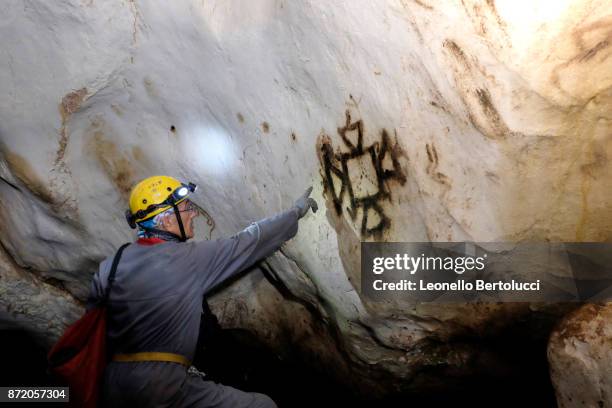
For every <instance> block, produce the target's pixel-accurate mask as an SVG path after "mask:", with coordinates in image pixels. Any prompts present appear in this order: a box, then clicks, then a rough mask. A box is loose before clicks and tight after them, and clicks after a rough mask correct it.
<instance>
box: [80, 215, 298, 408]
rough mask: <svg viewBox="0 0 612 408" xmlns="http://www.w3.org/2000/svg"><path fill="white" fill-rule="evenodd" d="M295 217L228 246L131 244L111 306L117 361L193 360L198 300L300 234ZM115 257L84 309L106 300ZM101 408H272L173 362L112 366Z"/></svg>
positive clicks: (264, 225)
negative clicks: (157, 355)
mask: <svg viewBox="0 0 612 408" xmlns="http://www.w3.org/2000/svg"><path fill="white" fill-rule="evenodd" d="M298 218H299V217H298V210H297V209H296V208H292V209H290V210H287V211H285V212H283V213H280V214H278V215H275V216H273V217H270V218H266V219H264V220H262V221H259V222H257V223H253V224H251V225H250V226H249V227H247V228H246V229H244V230H243V231H241V232H239V233H238V234H236V235H234V236H232V237H231V238H227V239H220V240H216V241H203V242H182V243H181V242H163V243H159V244H156V245H149V246H147V245H142V244H138V243H134V244H131V245H130V246H128V247H127V248H125V250H124V251H123V255H122V257H121V260H120V262H119V266H118V268H117V272H116V276H115V283H114V285H113V287H112V290H111V293H110V296H109V303H108V306H107V307H108V318H107V319H108V323H107V324H108V326H107V335H108V341H109V347H110V349H111V350H112V351H113V352H114V353H136V352H142V351H161V352H170V353H176V354H181V355H183V356H185V357H187V358H188V359H189V360H193V357H194V353H195V348H196V342H197V339H198V334H199V326H200V314H201V313H202V298H203V296H204V295H206V293H207V292H208V291H210V290H211V289H212V288H214V287H215V286H217V285H218V284H219V283H221V282H223V281H224V280H226V279H227V278H229V277H231V276H233V275H235V274H237V273H239V272H240V271H242V270H244V269H245V268H247V267H249V266H251V265H253V264H254V263H255V262H256V261H258V260H260V259H261V258H264V257H266V256H268V255H270V254H271V253H272V252H274V251H275V250H277V249H278V248H279V247H280V246H281V244H282V243H283V242H285V241H286V240H288V239H290V238H292V237H293V236H294V235H295V234H296V233H297V229H298ZM112 260H113V256H110V257H108V258H107V259H105V260H104V261H103V262H102V263H101V264H100V270H99V271H98V272H97V273H96V274H95V275H94V278H93V282H92V286H91V293H90V298H89V300H88V308H89V307H91V306H92V304H93V302H95V300H96V299H98V298H100V297H101V296H102V294H103V291H104V288H105V287H106V285H107V279H108V274H109V271H110V266H111V264H112ZM102 395H103V405H104V406H112V407H115V408H119V407H130V408H133V407H275V406H276V405H275V404H274V402H273V401H272V400H271V399H270V398H269V397H267V396H266V395H263V394H257V393H247V392H243V391H240V390H238V389H235V388H232V387H228V386H224V385H221V384H217V383H214V382H212V381H205V380H203V379H202V378H201V377H199V376H196V375H192V374H190V373H187V370H186V368H185V367H184V366H182V365H180V364H177V363H171V362H156V361H145V362H110V363H109V364H108V366H107V368H106V371H105V373H104V384H103V386H102Z"/></svg>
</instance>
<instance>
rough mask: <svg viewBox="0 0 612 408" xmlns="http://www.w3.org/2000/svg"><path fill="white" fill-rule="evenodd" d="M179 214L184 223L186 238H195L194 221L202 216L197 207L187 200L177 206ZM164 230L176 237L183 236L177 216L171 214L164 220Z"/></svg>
mask: <svg viewBox="0 0 612 408" xmlns="http://www.w3.org/2000/svg"><path fill="white" fill-rule="evenodd" d="M177 207H178V210H179V213H180V215H181V221H183V228H185V236H186V237H187V238H193V235H194V230H193V219H194V218H195V217H197V216H198V215H200V213H199V212H198V210H197V207H196V206H195V205H193V203H192V202H191V201H189V200H185V201H183V202H181V203H179V204H178V205H177ZM162 228H163V229H164V230H166V231H168V232H171V233H173V234H175V235H178V236H179V237H180V236H181V229H180V227H179V225H178V221H177V219H176V215H175V214H174V213H173V212H170V213H169V214H168V215H167V216H165V217H164V218H163V219H162Z"/></svg>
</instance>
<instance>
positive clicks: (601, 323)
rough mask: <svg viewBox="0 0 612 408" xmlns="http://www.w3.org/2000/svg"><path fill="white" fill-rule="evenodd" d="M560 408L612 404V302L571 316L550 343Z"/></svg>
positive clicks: (550, 355)
mask: <svg viewBox="0 0 612 408" xmlns="http://www.w3.org/2000/svg"><path fill="white" fill-rule="evenodd" d="M548 358H549V361H550V371H551V377H552V380H553V383H554V384H555V388H556V391H557V402H558V404H559V407H560V408H566V407H609V406H612V365H611V364H610V362H612V303H608V304H605V305H597V304H589V305H585V306H583V307H582V308H580V309H578V310H577V311H575V312H573V313H571V314H570V315H568V316H567V317H566V318H565V319H563V321H562V322H561V323H560V324H559V326H558V327H557V328H556V329H555V331H554V332H553V333H552V335H551V337H550V342H549V344H548Z"/></svg>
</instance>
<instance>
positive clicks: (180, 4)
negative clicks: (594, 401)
mask: <svg viewBox="0 0 612 408" xmlns="http://www.w3.org/2000/svg"><path fill="white" fill-rule="evenodd" d="M0 7H2V8H3V11H4V12H3V13H1V14H0V35H2V38H3V41H2V43H1V44H0V88H1V89H3V90H4V94H3V96H2V98H0V142H1V146H0V148H1V160H0V177H1V182H0V197H1V200H0V217H1V219H2V224H1V226H0V231H1V234H0V242H1V243H2V246H3V249H4V251H5V252H4V253H3V254H5V255H6V256H7V260H6V261H3V262H2V268H3V269H2V273H3V274H9V273H12V272H11V271H13V270H15V271H17V270H19V273H20V274H21V276H24V279H29V278H25V276H30V275H31V277H32V279H36V280H35V281H33V282H47V284H38V283H36V284H32V285H34V286H36V288H37V289H36V290H40V293H42V294H43V295H41V296H45V298H46V299H49V300H50V302H49V303H48V304H47V306H45V308H48V309H49V311H43V310H38V311H34V310H33V311H30V312H28V311H27V310H25V313H24V315H25V316H26V317H27V316H30V317H31V320H30V321H29V323H28V324H30V327H31V328H32V330H34V331H36V330H41V331H44V330H42V329H40V326H39V324H38V323H37V321H38V320H37V319H40V318H42V317H43V316H47V317H48V314H47V313H51V314H54V315H56V316H58V319H59V320H58V324H59V322H66V321H68V320H70V319H72V318H73V317H74V316H75V312H74V310H75V309H74V308H75V307H78V301H77V300H74V301H73V302H72V303H71V302H70V301H69V299H71V298H72V296H74V297H75V298H76V299H80V300H82V299H83V298H84V296H85V294H86V292H87V289H88V285H89V279H90V277H91V274H92V273H94V271H95V270H96V267H97V263H98V262H99V261H100V260H101V259H102V258H103V257H105V256H107V255H108V254H110V253H111V252H112V251H113V250H114V249H115V248H116V247H118V246H119V245H120V244H121V243H122V242H125V241H127V240H130V239H132V234H131V231H130V230H129V229H128V228H127V227H126V225H125V221H124V219H123V215H122V214H123V209H124V207H125V205H126V198H127V195H128V193H129V190H130V187H131V186H132V185H133V184H134V183H135V182H136V181H138V180H139V179H141V178H144V177H147V176H149V175H151V174H172V175H175V176H177V177H179V178H182V179H185V180H190V181H193V182H195V183H197V184H198V185H200V186H201V189H200V191H201V195H200V197H198V199H197V200H198V201H199V203H200V204H201V205H203V206H204V207H205V208H206V209H207V210H208V212H209V213H210V216H211V223H210V224H209V225H201V226H200V227H201V228H200V236H199V239H203V238H205V237H209V236H210V237H212V238H217V237H221V236H225V235H229V234H231V233H233V232H235V231H237V230H239V229H240V228H242V227H244V226H245V225H247V224H248V223H249V222H251V221H253V220H256V219H259V218H262V217H264V216H267V215H271V214H273V213H275V212H278V211H281V210H283V209H285V208H287V207H288V206H290V205H291V203H292V202H293V200H294V199H295V198H296V197H297V196H298V195H299V194H300V193H301V192H302V191H303V189H304V188H305V187H306V186H308V185H311V184H312V185H313V186H314V187H315V189H314V192H313V196H314V198H315V199H317V200H318V201H319V203H320V204H323V203H325V204H326V205H321V207H322V210H323V211H320V212H318V213H317V214H316V215H314V216H309V218H308V219H306V220H304V221H303V222H302V223H301V225H300V233H299V234H298V236H297V237H296V238H295V239H293V240H292V241H291V242H289V243H288V244H287V245H286V246H285V247H284V249H283V251H282V253H279V254H277V255H275V256H273V257H271V258H270V259H269V260H268V261H267V268H269V274H268V276H270V277H273V280H274V282H275V283H276V286H278V287H279V288H282V289H283V290H285V293H284V294H283V295H282V296H283V297H282V298H283V299H287V298H288V297H289V298H291V299H294V300H299V302H297V303H295V302H281V301H280V300H279V299H280V298H277V297H274V296H273V295H272V294H269V295H266V296H263V295H261V296H260V294H259V293H260V292H259V291H260V289H257V288H252V285H254V283H253V282H252V280H253V279H256V278H257V276H259V275H253V276H247V277H245V278H243V279H241V280H239V281H237V282H235V283H234V284H233V285H232V287H230V288H228V290H227V291H224V292H221V293H219V294H218V295H217V296H216V298H215V300H214V302H213V304H214V305H215V310H216V311H217V312H219V313H220V318H221V320H222V322H224V324H225V325H227V326H231V325H239V326H245V327H252V328H253V330H255V331H257V332H258V333H261V335H262V336H269V338H270V344H272V345H274V344H276V345H278V344H279V342H278V341H277V342H276V343H275V342H274V341H275V340H274V339H275V333H276V334H278V333H293V334H292V336H298V337H299V338H301V339H303V341H302V343H300V344H303V345H304V347H303V349H304V350H305V349H308V350H310V352H312V353H313V354H316V355H318V356H319V359H318V361H319V363H320V364H321V365H322V366H326V367H335V368H334V369H337V370H338V374H339V376H340V377H342V376H343V377H344V378H345V379H348V381H352V382H355V383H358V382H360V381H361V382H364V383H367V384H365V385H366V386H368V389H375V390H377V391H380V392H387V391H390V390H401V389H412V388H415V387H416V388H419V387H423V386H424V384H427V381H420V378H421V376H423V375H425V376H427V375H431V376H433V377H440V376H441V375H442V376H444V375H455V376H460V375H464V374H469V373H470V372H473V371H474V370H478V369H479V366H480V365H482V362H483V361H485V360H487V358H488V357H487V358H485V357H486V356H487V351H486V350H483V348H482V346H481V345H480V344H479V343H478V341H476V339H481V338H482V336H484V335H485V334H486V336H495V335H496V333H498V332H499V330H502V329H503V328H504V327H505V326H507V325H510V324H512V323H513V322H514V321H515V320H517V319H525V318H528V317H529V316H531V315H533V314H534V307H533V306H530V305H525V304H523V305H521V304H516V305H509V304H508V305H484V306H483V305H446V306H432V305H429V306H426V305H418V306H417V305H403V304H399V305H395V304H371V303H368V302H366V301H365V300H363V299H362V298H361V297H360V292H359V289H360V288H359V285H360V281H359V280H360V268H359V242H360V241H367V240H382V241H427V240H432V241H447V240H448V241H462V240H474V241H502V240H508V241H514V240H516V241H521V240H551V241H610V240H612V235H611V234H612V232H611V231H612V213H611V211H612V207H610V205H609V204H608V203H609V202H610V201H611V199H612V189H610V187H609V175H610V174H611V170H612V161H610V159H609V158H610V157H611V155H612V125H611V122H610V120H611V118H612V109H611V107H612V69H611V68H612V59H611V58H610V55H611V53H612V51H611V50H612V46H611V41H610V32H611V31H610V30H611V25H612V10H610V7H609V5H608V2H606V1H605V0H601V1H596V0H572V1H570V0H564V1H556V2H554V4H552V3H551V2H548V1H537V2H522V3H516V2H512V1H499V0H498V1H493V0H464V1H462V2H457V1H436V2H433V1H429V0H398V1H389V2H369V1H361V0H360V1H351V2H316V1H303V2H285V1H282V0H281V1H272V0H265V1H258V2H251V1H244V0H242V1H232V2H227V1H210V2H201V1H196V0H184V1H173V2H161V3H154V2H145V1H136V0H109V1H104V2H102V1H96V0H87V1H86V0H71V1H65V2H60V3H56V2H40V1H24V2H22V1H17V0H6V1H5V2H3V4H2V6H0ZM359 143H361V146H362V148H363V150H364V151H366V150H367V149H368V148H371V149H373V150H372V151H374V152H375V154H374V155H373V156H370V155H366V154H364V155H359V154H358V155H357V157H356V158H355V159H353V160H351V161H350V162H348V163H347V170H346V172H345V171H342V172H341V173H340V175H339V174H337V173H336V174H335V175H333V174H332V173H333V170H332V168H334V167H335V168H337V166H338V159H339V157H340V156H339V155H340V154H341V153H343V152H344V153H346V152H351V151H352V152H359V151H360V150H359V146H360V144H359ZM372 157H374V158H375V159H374V161H373V159H372ZM377 165H378V166H379V168H380V169H383V170H388V171H387V172H384V176H381V175H380V174H379V173H377V171H376V166H377ZM348 191H352V193H351V194H353V197H351V196H350V195H349V193H348ZM354 197H357V198H359V197H361V198H363V197H369V198H370V199H369V200H366V201H358V200H352V199H351V198H354ZM213 226H214V228H211V227H213ZM15 276H17V275H15ZM260 277H261V276H260ZM49 285H54V286H57V287H58V288H61V289H58V290H62V292H61V293H62V294H61V295H56V293H57V292H54V289H53V288H51V287H49ZM261 285H263V286H262V287H261V291H263V293H271V292H270V291H271V290H272V289H271V288H270V287H269V285H267V284H264V283H261ZM0 287H2V290H4V291H7V290H8V291H9V292H6V293H7V296H6V297H4V296H3V297H2V303H1V305H2V307H3V308H4V309H8V308H14V307H15V306H16V305H18V304H20V302H22V300H23V299H22V298H21V297H20V295H19V293H20V292H10V291H11V290H12V289H11V287H13V283H11V281H10V280H9V281H5V280H2V281H0ZM250 289H253V290H250ZM234 291H237V292H236V293H241V294H242V295H241V297H240V299H243V300H242V301H237V300H236V297H235V296H234V294H235V292H234ZM3 293H5V292H3ZM279 293H280V292H279ZM55 296H59V298H60V299H66V300H65V301H56V302H55V301H51V299H52V298H54V297H55ZM236 302H237V303H236ZM241 302H242V303H241ZM240 305H241V306H240ZM248 305H251V306H253V308H252V310H255V311H257V314H254V312H252V313H251V312H250V309H249V308H248V307H247V306H248ZM45 310H47V309H45ZM555 314H558V313H552V315H555ZM292 316H303V317H304V320H301V319H297V318H294V317H292ZM26 320H27V319H26ZM300 322H303V323H300ZM320 322H323V326H320ZM47 333H48V337H49V338H50V339H52V338H55V337H56V336H57V334H58V331H57V330H49V331H48V332H47ZM266 333H268V334H266ZM300 336H301V337H300ZM277 339H278V338H277ZM338 350H340V351H338ZM338 353H340V357H338V356H339V354H338ZM330 369H331V368H330ZM347 372H352V373H354V374H355V375H352V376H346V375H345V373H347ZM383 380H384V381H383Z"/></svg>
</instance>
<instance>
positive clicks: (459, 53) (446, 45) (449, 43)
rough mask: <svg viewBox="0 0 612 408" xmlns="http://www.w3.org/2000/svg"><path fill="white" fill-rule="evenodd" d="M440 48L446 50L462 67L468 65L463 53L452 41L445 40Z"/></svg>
mask: <svg viewBox="0 0 612 408" xmlns="http://www.w3.org/2000/svg"><path fill="white" fill-rule="evenodd" d="M442 46H443V47H444V48H446V49H448V50H449V51H450V52H451V53H452V54H453V55H454V56H455V58H457V60H458V61H459V62H461V63H462V64H463V65H464V66H467V65H468V59H467V56H466V55H465V52H463V50H462V49H461V47H459V46H458V45H457V43H456V42H454V41H453V40H445V41H444V42H443V43H442Z"/></svg>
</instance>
